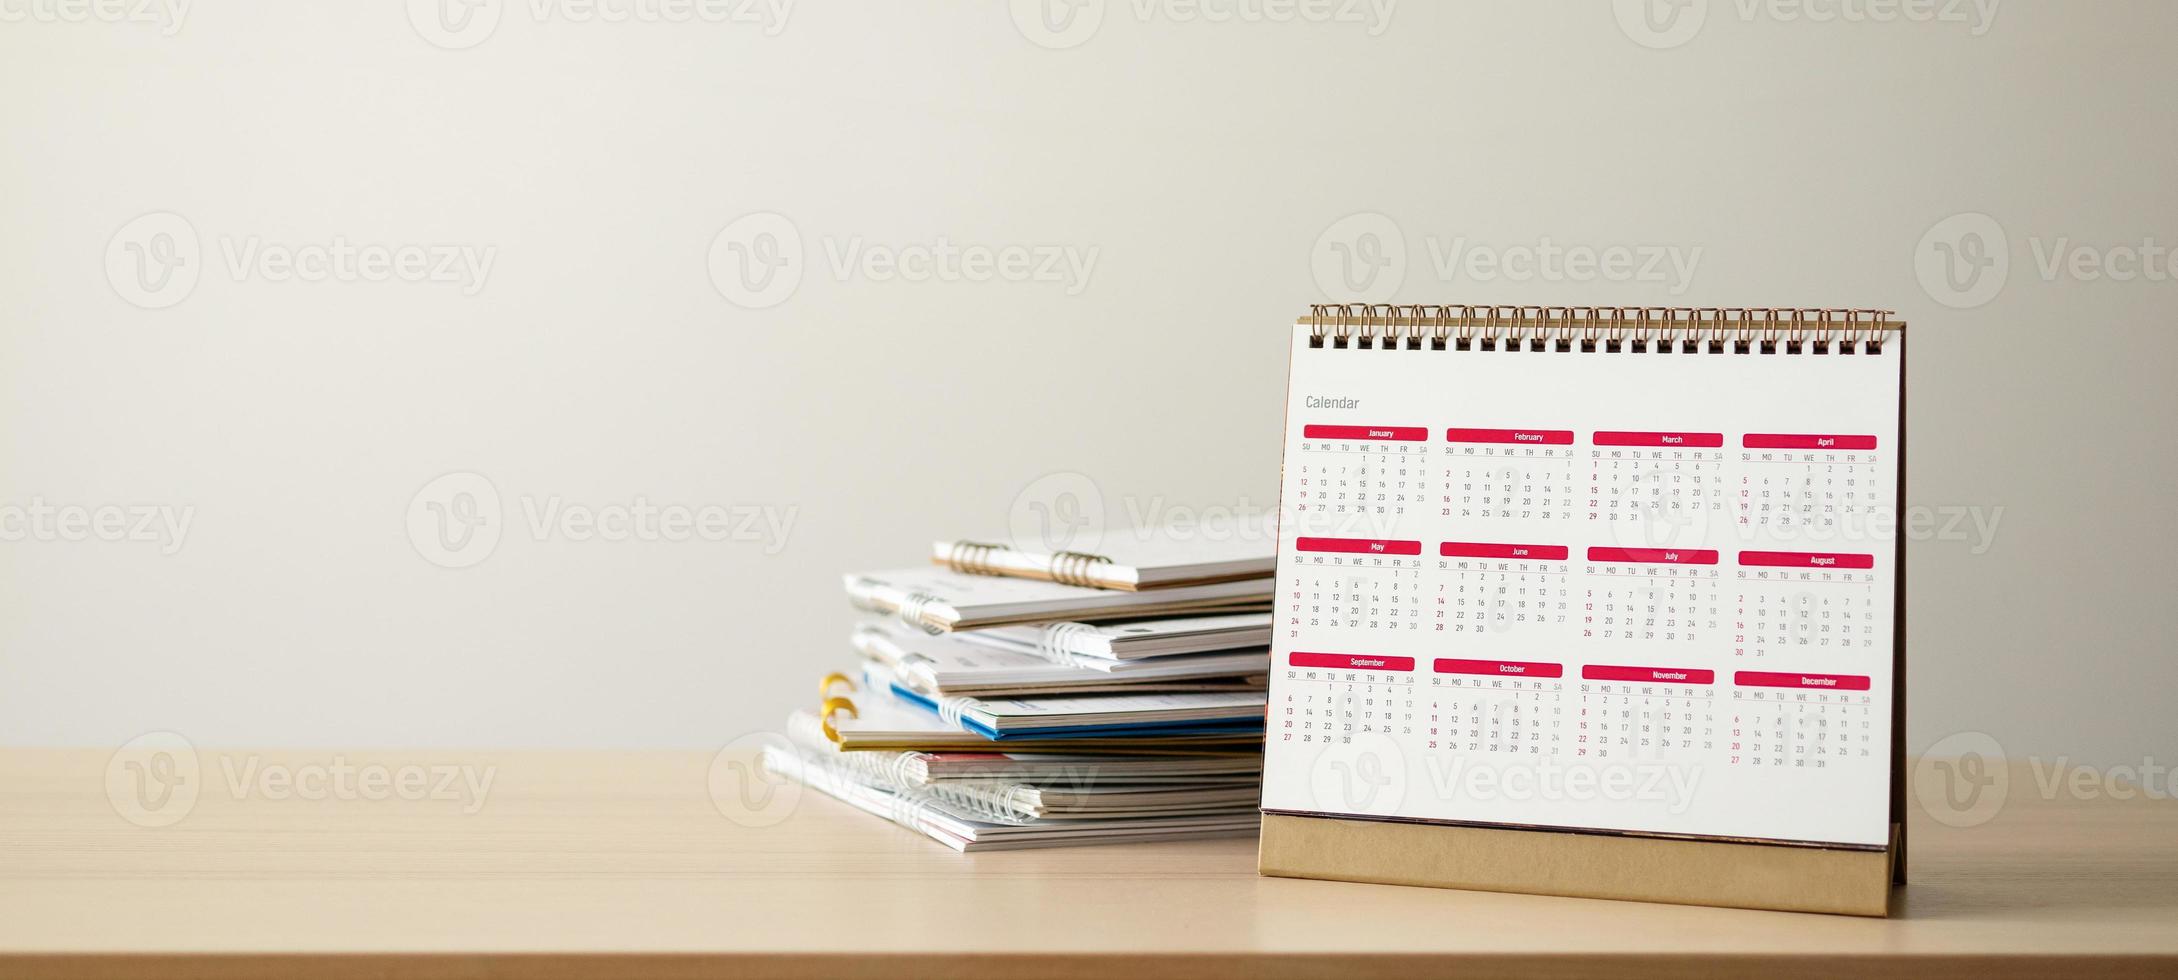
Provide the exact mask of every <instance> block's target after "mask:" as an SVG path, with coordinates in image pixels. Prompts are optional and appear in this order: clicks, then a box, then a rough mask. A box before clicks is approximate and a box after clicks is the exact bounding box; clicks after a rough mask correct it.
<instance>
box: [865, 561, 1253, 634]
mask: <svg viewBox="0 0 2178 980" xmlns="http://www.w3.org/2000/svg"><path fill="white" fill-rule="evenodd" d="M1270 581H1271V580H1270V579H1267V578H1261V579H1244V580H1235V581H1230V582H1212V583H1205V584H1201V585H1183V586H1175V587H1172V588H1168V589H1158V590H1155V591H1151V592H1120V591H1114V590H1111V589H1093V588H1088V587H1085V586H1078V585H1064V584H1061V583H1058V582H1039V581H1034V580H1031V579H1020V578H999V577H995V576H990V575H974V574H968V573H964V572H957V571H953V570H950V569H944V568H906V569H899V570H896V571H887V572H866V573H862V574H850V575H847V576H845V577H844V583H845V585H846V588H847V599H848V601H849V602H852V603H853V604H854V605H855V606H856V608H859V609H864V610H867V611H870V612H877V613H884V614H886V615H889V616H897V617H899V619H900V621H901V622H903V623H907V624H909V625H911V626H916V627H919V628H921V629H924V630H926V631H929V632H932V633H942V632H947V631H950V630H969V629H982V628H985V627H989V626H1007V625H1014V624H1020V623H1043V622H1048V621H1051V620H1058V619H1099V620H1103V619H1124V618H1128V617H1147V616H1167V615H1177V614H1181V613H1213V612H1217V613H1227V612H1249V611H1256V610H1261V609H1264V608H1267V607H1268V606H1269V605H1270Z"/></svg>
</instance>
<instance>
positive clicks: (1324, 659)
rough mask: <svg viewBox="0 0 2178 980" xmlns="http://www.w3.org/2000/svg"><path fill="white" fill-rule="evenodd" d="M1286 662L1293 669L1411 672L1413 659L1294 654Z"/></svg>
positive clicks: (1355, 655)
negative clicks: (1293, 667) (1327, 668)
mask: <svg viewBox="0 0 2178 980" xmlns="http://www.w3.org/2000/svg"><path fill="white" fill-rule="evenodd" d="M1286 662H1287V663H1290V664H1292V665H1293V666H1295V667H1335V668H1338V669H1340V670H1413V669H1414V658H1413V657H1371V656H1364V655H1361V654H1352V653H1294V654H1289V655H1287V657H1286Z"/></svg>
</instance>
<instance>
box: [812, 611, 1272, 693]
mask: <svg viewBox="0 0 2178 980" xmlns="http://www.w3.org/2000/svg"><path fill="white" fill-rule="evenodd" d="M968 635H969V634H947V635H941V636H932V635H930V634H928V633H924V632H922V631H921V630H917V629H914V628H912V627H909V626H907V625H905V624H903V623H896V622H891V621H882V622H875V623H865V624H863V625H861V626H858V627H856V628H855V631H854V633H853V635H852V636H850V637H849V640H848V642H849V643H850V644H851V645H852V646H853V647H854V649H855V652H856V653H859V654H862V655H863V656H864V657H867V658H869V659H871V660H875V661H877V662H879V663H882V664H884V665H886V666H887V667H890V668H891V669H892V671H893V673H894V674H895V676H896V677H897V679H898V680H899V681H901V682H902V683H905V684H906V685H907V686H908V687H910V688H913V689H915V690H916V691H919V692H922V693H925V694H932V695H938V696H947V695H982V696H989V695H998V694H1006V695H1015V696H1020V695H1030V694H1107V693H1115V692H1132V693H1140V692H1144V691H1159V692H1173V691H1223V690H1250V691H1258V692H1260V691H1261V690H1262V689H1263V684H1264V671H1266V670H1268V669H1269V666H1270V656H1269V654H1267V653H1265V652H1264V651H1262V650H1242V651H1227V652H1217V653H1197V654H1188V655H1185V656H1176V657H1153V658H1146V659H1140V660H1107V659H1102V658H1094V657H1083V656H1074V655H1067V656H1066V657H1065V659H1063V660H1061V659H1055V658H1056V657H1057V656H1058V655H1057V654H1055V653H1054V654H1046V653H1044V652H1036V651H1033V650H1014V649H1008V648H1004V647H996V646H988V645H984V644H977V643H970V642H968V641H967V640H966V639H965V638H964V637H966V636H968Z"/></svg>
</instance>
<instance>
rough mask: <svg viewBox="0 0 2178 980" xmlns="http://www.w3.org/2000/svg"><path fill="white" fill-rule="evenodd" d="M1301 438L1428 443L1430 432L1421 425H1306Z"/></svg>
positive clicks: (1303, 427) (1302, 428)
mask: <svg viewBox="0 0 2178 980" xmlns="http://www.w3.org/2000/svg"><path fill="white" fill-rule="evenodd" d="M1301 438H1303V439H1363V440H1376V441H1378V442H1428V441H1429V430H1428V429H1425V428H1422V427H1421V426H1419V425H1304V426H1302V427H1301Z"/></svg>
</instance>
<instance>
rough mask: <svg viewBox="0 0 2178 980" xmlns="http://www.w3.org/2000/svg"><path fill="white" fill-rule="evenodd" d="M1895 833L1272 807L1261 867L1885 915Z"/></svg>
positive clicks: (1354, 877) (1342, 877) (1402, 881)
mask: <svg viewBox="0 0 2178 980" xmlns="http://www.w3.org/2000/svg"><path fill="white" fill-rule="evenodd" d="M1893 841H1894V843H1893V844H1892V850H1881V851H1855V850H1830V849H1824V848H1815V847H1788V846H1782V845H1773V844H1741V843H1732V842H1727V841H1685V840H1661V839H1656V838H1646V837H1613V836H1608V835H1602V834H1570V833H1559V832H1553V831H1542V830H1503V829H1493V828H1485V827H1452V826H1445V825H1442V824H1416V823H1388V822H1384V821H1377V820H1341V819H1338V818H1335V817H1295V816H1286V815H1283V814H1272V813H1266V814H1264V815H1263V841H1262V849H1261V851H1260V852H1258V858H1257V870H1258V871H1260V872H1261V873H1263V874H1266V875H1277V876H1280V877H1286V878H1324V879H1332V880H1338V881H1368V882H1378V883H1382V884H1389V885H1426V886H1431V887H1437V888H1466V889H1472V890H1476V891H1493V892H1524V893H1530V894H1538V895H1567V896H1573V897H1578V898H1610V899H1621V900H1626V901H1636V902H1671V903H1676V904H1681V905H1717V906H1727V907H1732V908H1751V909H1776V910H1779V911H1785V912H1829V913H1836V914H1842V915H1873V916H1881V915H1887V914H1889V910H1890V897H1891V878H1892V870H1893V861H1892V854H1893V852H1894V851H1895V849H1896V848H1897V847H1898V846H1899V845H1898V844H1897V842H1896V841H1897V835H1896V833H1895V831H1894V833H1893ZM1900 864H1901V866H1902V862H1900Z"/></svg>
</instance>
